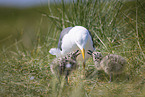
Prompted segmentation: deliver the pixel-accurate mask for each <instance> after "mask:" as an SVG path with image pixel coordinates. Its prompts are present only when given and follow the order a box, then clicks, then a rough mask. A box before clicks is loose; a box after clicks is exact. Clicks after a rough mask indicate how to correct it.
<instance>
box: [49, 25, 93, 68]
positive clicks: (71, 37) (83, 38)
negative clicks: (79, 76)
mask: <svg viewBox="0 0 145 97" xmlns="http://www.w3.org/2000/svg"><path fill="white" fill-rule="evenodd" d="M94 49H95V48H94V46H93V40H92V36H91V33H90V32H89V31H88V30H87V29H86V28H85V27H82V26H75V27H68V28H65V29H63V30H62V32H61V34H60V37H59V42H58V47H57V48H51V49H50V50H49V53H50V54H52V55H55V56H56V57H64V56H65V55H66V54H68V53H70V52H74V51H76V50H79V52H81V54H80V55H79V56H78V57H77V60H79V61H81V62H83V69H85V62H86V60H87V59H88V58H89V57H91V55H89V54H88V53H85V52H87V51H88V50H91V51H94Z"/></svg>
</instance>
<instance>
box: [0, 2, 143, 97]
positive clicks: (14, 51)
mask: <svg viewBox="0 0 145 97" xmlns="http://www.w3.org/2000/svg"><path fill="white" fill-rule="evenodd" d="M61 1H62V2H61V3H60V4H57V3H54V4H51V5H48V6H43V7H35V8H28V9H16V8H0V12H1V13H2V14H0V26H1V28H0V95H1V97H9V96H10V97H13V96H19V97H21V96H22V97H23V96H24V97H25V96H26V97H27V96H28V97H33V96H34V97H35V96H40V97H144V96H145V39H144V37H145V29H144V25H145V18H144V17H145V8H144V5H145V1H144V0H136V1H128V2H122V1H119V0H109V1H107V0H106V1H105V0H83V2H82V0H77V2H73V0H72V3H65V0H61ZM75 25H81V26H84V27H86V28H87V29H89V31H90V32H91V33H92V35H93V40H94V43H95V44H94V45H95V47H96V51H99V52H102V54H103V55H104V56H105V55H107V54H118V55H121V56H123V57H124V58H125V59H126V60H127V65H126V67H125V71H124V73H123V74H121V75H117V76H115V75H114V76H113V81H112V82H111V83H108V81H109V76H108V75H106V74H105V73H104V72H103V71H98V73H96V72H97V70H96V69H95V67H94V65H93V61H92V58H90V59H89V60H88V61H87V66H86V78H82V70H83V69H82V65H80V68H79V69H77V70H76V71H74V72H72V74H71V75H70V82H69V85H67V84H66V82H65V80H64V78H63V77H62V79H61V81H59V80H58V78H57V76H56V75H53V74H52V73H51V71H50V64H51V62H52V60H53V59H54V58H55V56H52V55H51V54H49V49H50V48H52V47H57V43H58V38H59V34H60V32H61V30H62V29H64V28H66V27H70V26H75Z"/></svg>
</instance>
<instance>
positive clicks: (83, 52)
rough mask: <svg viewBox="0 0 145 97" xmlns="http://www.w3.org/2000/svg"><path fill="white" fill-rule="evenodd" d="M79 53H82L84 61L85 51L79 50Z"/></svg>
mask: <svg viewBox="0 0 145 97" xmlns="http://www.w3.org/2000/svg"><path fill="white" fill-rule="evenodd" d="M81 52H82V56H83V59H85V49H84V48H83V49H82V50H81Z"/></svg>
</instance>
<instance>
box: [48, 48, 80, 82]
mask: <svg viewBox="0 0 145 97" xmlns="http://www.w3.org/2000/svg"><path fill="white" fill-rule="evenodd" d="M79 54H80V53H79V50H77V51H76V52H73V53H68V54H67V55H66V56H65V57H62V58H55V59H54V60H53V62H52V64H51V66H50V68H51V72H52V73H53V74H56V75H59V76H61V75H65V79H66V82H67V83H68V81H69V77H68V76H69V74H70V73H71V71H73V70H75V69H76V67H77V61H76V58H77V56H78V55H79Z"/></svg>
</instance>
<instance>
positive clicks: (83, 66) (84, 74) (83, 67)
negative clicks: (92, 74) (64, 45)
mask: <svg viewBox="0 0 145 97" xmlns="http://www.w3.org/2000/svg"><path fill="white" fill-rule="evenodd" d="M83 75H84V78H85V75H86V73H85V62H83Z"/></svg>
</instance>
